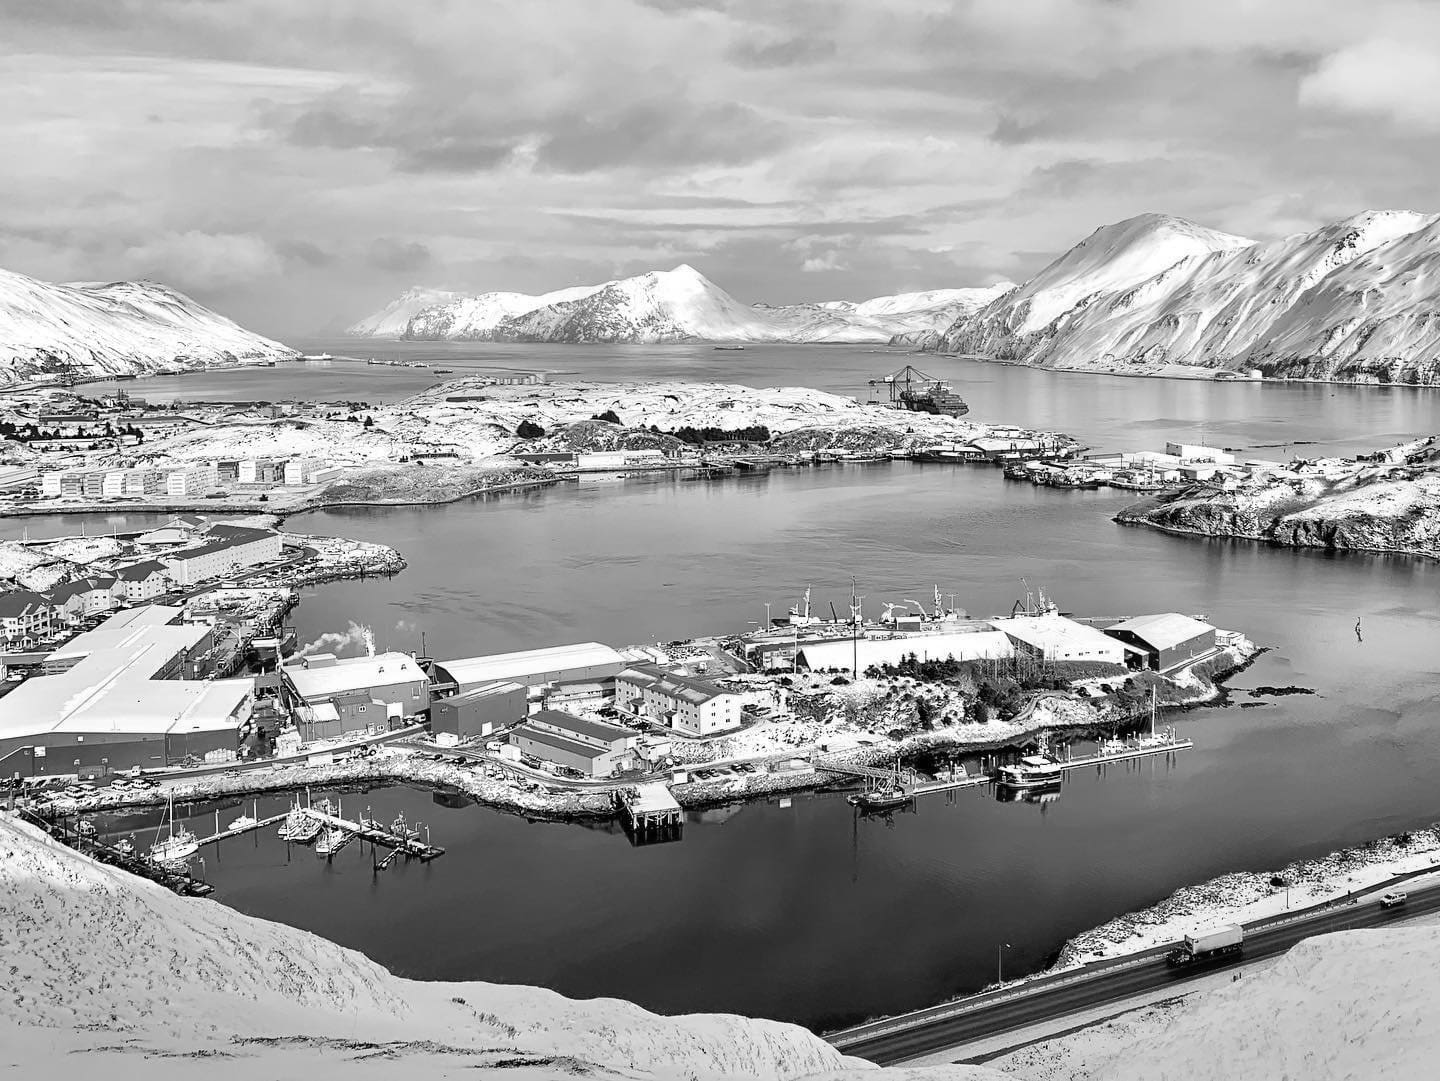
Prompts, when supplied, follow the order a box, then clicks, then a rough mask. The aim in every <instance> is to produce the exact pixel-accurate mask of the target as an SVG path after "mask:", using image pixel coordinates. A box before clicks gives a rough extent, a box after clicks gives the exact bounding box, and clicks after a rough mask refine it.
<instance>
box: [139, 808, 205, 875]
mask: <svg viewBox="0 0 1440 1081" xmlns="http://www.w3.org/2000/svg"><path fill="white" fill-rule="evenodd" d="M165 817H166V819H168V820H169V823H170V834H169V836H167V837H166V838H165V839H164V840H163V841H160V840H157V841H156V842H155V843H154V844H152V845H151V846H150V862H151V863H158V864H160V865H161V866H170V865H175V864H184V863H187V862H189V860H190V857H191V856H193V855H195V853H196V852H199V851H200V839H199V838H198V837H196V836H195V835H194V834H193V833H191V832H190V831H189V830H187V829H186V828H185V827H184V826H181V827H180V828H179V829H176V828H175V797H174V796H173V795H172V796H171V797H170V803H169V806H168V808H167V810H166V815H165ZM160 828H161V829H164V828H165V823H164V822H161V824H160ZM155 832H156V836H157V837H158V836H159V832H160V831H159V830H156V831H155Z"/></svg>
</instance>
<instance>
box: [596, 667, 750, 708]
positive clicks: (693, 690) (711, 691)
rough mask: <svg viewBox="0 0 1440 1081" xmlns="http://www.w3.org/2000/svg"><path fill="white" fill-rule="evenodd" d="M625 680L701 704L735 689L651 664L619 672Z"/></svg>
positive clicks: (672, 696)
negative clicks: (727, 688)
mask: <svg viewBox="0 0 1440 1081" xmlns="http://www.w3.org/2000/svg"><path fill="white" fill-rule="evenodd" d="M620 678H622V679H625V680H626V681H627V682H632V683H643V684H645V685H646V686H647V687H649V688H650V689H651V690H654V691H658V692H659V693H661V694H664V695H668V696H669V697H671V698H683V699H684V700H685V701H687V702H694V703H695V704H696V705H703V704H704V703H706V702H709V701H710V700H711V699H714V698H719V697H720V696H721V695H726V694H735V693H736V692H735V691H730V690H726V689H725V688H724V687H718V686H716V685H715V684H714V683H711V682H710V681H709V680H705V679H697V678H696V677H695V676H686V675H682V674H680V673H678V672H667V671H665V669H663V668H660V667H659V666H657V665H653V664H637V665H634V666H632V667H630V668H627V669H625V671H623V672H621V673H620Z"/></svg>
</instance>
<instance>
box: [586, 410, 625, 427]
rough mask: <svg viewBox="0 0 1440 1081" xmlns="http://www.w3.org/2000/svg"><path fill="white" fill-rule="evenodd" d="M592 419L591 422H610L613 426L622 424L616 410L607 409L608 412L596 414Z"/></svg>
mask: <svg viewBox="0 0 1440 1081" xmlns="http://www.w3.org/2000/svg"><path fill="white" fill-rule="evenodd" d="M590 419H591V420H608V421H609V422H610V423H611V424H619V423H620V417H619V416H618V415H617V414H616V412H615V410H613V409H607V410H605V412H603V413H596V414H595V415H594V416H592V417H591V418H590Z"/></svg>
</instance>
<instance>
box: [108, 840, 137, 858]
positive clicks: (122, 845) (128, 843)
mask: <svg viewBox="0 0 1440 1081" xmlns="http://www.w3.org/2000/svg"><path fill="white" fill-rule="evenodd" d="M111 847H112V848H113V849H115V851H116V852H118V853H120V855H122V856H133V855H135V842H134V841H132V840H130V838H129V837H121V838H120V840H118V841H116V842H115V843H114V844H113V845H111Z"/></svg>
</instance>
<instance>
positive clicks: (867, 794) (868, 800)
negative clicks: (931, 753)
mask: <svg viewBox="0 0 1440 1081" xmlns="http://www.w3.org/2000/svg"><path fill="white" fill-rule="evenodd" d="M913 798H914V797H913V796H911V795H910V794H909V793H908V792H906V791H905V786H904V785H902V784H901V783H900V759H899V757H898V756H897V757H896V759H895V772H894V774H892V775H891V776H890V777H889V778H887V779H886V781H885V783H884V784H881V785H878V786H877V787H875V788H871V789H867V790H866V791H864V792H856V793H855V794H854V795H853V796H851V797H850V803H851V804H852V805H854V806H856V807H859V808H860V810H862V811H890V810H894V809H895V808H896V807H903V806H905V804H907V803H909V802H910V801H911V800H912V799H913Z"/></svg>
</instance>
